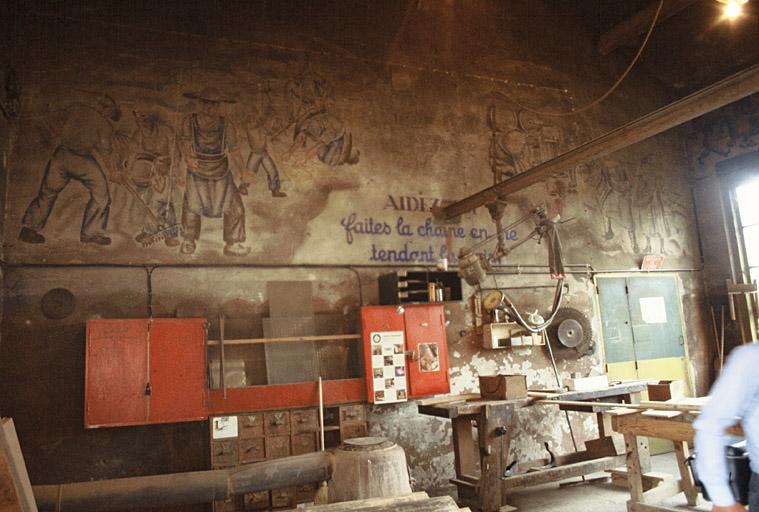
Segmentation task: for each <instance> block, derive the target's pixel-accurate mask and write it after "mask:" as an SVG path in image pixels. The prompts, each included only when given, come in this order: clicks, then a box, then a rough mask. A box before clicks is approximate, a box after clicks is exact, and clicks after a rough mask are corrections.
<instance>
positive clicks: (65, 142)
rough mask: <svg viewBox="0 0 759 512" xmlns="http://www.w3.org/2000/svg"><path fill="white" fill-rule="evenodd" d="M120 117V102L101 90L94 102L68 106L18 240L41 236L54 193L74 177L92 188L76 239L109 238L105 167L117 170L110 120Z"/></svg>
mask: <svg viewBox="0 0 759 512" xmlns="http://www.w3.org/2000/svg"><path fill="white" fill-rule="evenodd" d="M120 117H121V111H120V110H119V107H118V105H117V104H116V102H115V101H114V100H113V98H111V97H110V96H108V95H107V94H103V95H100V96H99V97H98V98H97V100H96V101H95V104H94V105H85V104H81V103H77V104H74V105H72V106H71V107H69V108H68V109H66V112H65V119H64V120H63V125H62V127H61V131H60V136H59V141H58V145H57V146H56V148H55V151H54V152H53V156H52V157H50V160H48V162H47V166H46V167H45V174H44V176H43V177H42V183H41V184H40V188H39V191H38V192H37V197H35V198H34V199H33V200H32V202H31V203H30V204H29V207H28V208H27V209H26V213H25V214H24V217H23V219H22V228H21V232H20V233H19V235H18V238H19V240H21V241H22V242H26V243H31V244H41V243H44V242H45V237H44V236H43V235H42V233H41V231H42V230H43V228H44V227H45V224H46V223H47V221H48V219H49V218H50V214H51V212H52V211H53V206H54V205H55V201H56V199H58V194H60V193H61V192H62V191H63V189H65V188H66V186H67V185H68V184H69V183H71V180H74V181H78V182H79V183H81V184H82V185H83V186H84V187H85V188H86V189H87V191H88V192H89V193H90V198H89V200H88V201H87V204H86V205H85V207H84V216H83V218H82V227H81V230H80V234H79V240H80V241H81V242H82V243H89V244H97V245H109V244H110V243H111V239H110V238H109V237H107V236H106V235H105V232H106V228H107V227H108V213H109V210H110V205H111V193H110V190H109V189H108V180H107V179H106V174H105V173H106V171H108V172H109V173H110V174H111V176H116V175H117V173H116V165H115V161H114V158H113V142H114V130H113V125H112V124H111V122H115V121H118V120H119V118H120Z"/></svg>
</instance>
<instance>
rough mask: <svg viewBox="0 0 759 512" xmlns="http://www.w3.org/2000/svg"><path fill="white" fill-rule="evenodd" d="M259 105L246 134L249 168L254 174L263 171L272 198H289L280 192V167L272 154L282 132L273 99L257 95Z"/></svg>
mask: <svg viewBox="0 0 759 512" xmlns="http://www.w3.org/2000/svg"><path fill="white" fill-rule="evenodd" d="M256 100H257V104H256V105H255V107H254V108H253V110H252V111H251V113H250V116H249V117H248V123H247V126H246V130H245V133H246V135H247V138H248V146H249V147H250V155H248V162H247V168H248V170H250V172H252V173H253V174H258V172H259V171H260V170H261V169H263V170H264V172H265V173H266V179H267V182H268V185H269V191H270V192H271V195H272V197H287V194H285V193H284V192H282V191H281V190H280V186H281V182H280V179H279V166H278V165H277V162H276V160H274V156H273V155H272V153H271V147H270V145H271V142H272V140H273V139H274V138H275V137H276V136H277V135H278V133H279V132H280V131H281V127H279V126H278V122H277V119H276V118H275V117H274V109H273V108H272V105H271V97H270V96H269V95H268V94H264V93H260V94H257V95H256Z"/></svg>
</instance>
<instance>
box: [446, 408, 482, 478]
mask: <svg viewBox="0 0 759 512" xmlns="http://www.w3.org/2000/svg"><path fill="white" fill-rule="evenodd" d="M451 425H452V427H453V460H454V464H455V467H456V478H459V479H462V480H467V479H472V478H476V474H477V455H478V453H479V451H478V449H477V445H476V444H475V442H474V436H473V435H472V418H471V417H469V416H459V417H458V418H453V419H452V420H451Z"/></svg>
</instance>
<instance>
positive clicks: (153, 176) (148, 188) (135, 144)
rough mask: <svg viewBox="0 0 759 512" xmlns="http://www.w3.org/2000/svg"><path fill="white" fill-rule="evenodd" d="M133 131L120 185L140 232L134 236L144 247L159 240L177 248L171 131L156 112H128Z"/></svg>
mask: <svg viewBox="0 0 759 512" xmlns="http://www.w3.org/2000/svg"><path fill="white" fill-rule="evenodd" d="M132 114H133V115H134V119H135V123H136V124H137V129H136V130H135V131H134V133H132V137H131V149H132V153H131V154H130V156H129V158H128V159H127V161H126V164H125V165H124V169H125V172H124V175H123V180H122V181H123V184H124V186H126V187H127V188H128V190H129V191H130V193H132V194H133V196H134V197H133V199H134V203H133V206H135V207H136V208H137V218H139V219H140V221H141V222H140V224H141V230H140V232H139V233H138V234H137V235H136V236H135V237H134V238H135V240H136V241H137V242H139V243H141V244H143V245H145V246H147V245H151V243H152V242H153V241H157V240H159V239H162V240H163V241H164V243H165V244H166V246H167V247H176V246H177V245H179V238H178V237H179V227H178V226H177V218H176V212H175V208H174V198H173V194H174V190H175V186H174V185H175V181H176V180H175V176H174V173H173V172H172V171H173V168H174V165H173V159H174V148H175V137H174V130H172V128H171V127H170V126H169V125H168V124H167V123H166V122H165V121H163V120H162V119H161V117H160V116H159V115H158V113H157V112H146V111H142V110H134V111H132Z"/></svg>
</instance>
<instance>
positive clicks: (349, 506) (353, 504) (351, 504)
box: [303, 491, 430, 512]
mask: <svg viewBox="0 0 759 512" xmlns="http://www.w3.org/2000/svg"><path fill="white" fill-rule="evenodd" d="M429 498H430V497H429V495H428V494H427V493H426V492H423V491H422V492H415V493H412V494H409V495H407V496H396V497H392V498H385V497H380V498H367V499H364V500H355V501H344V502H342V503H331V504H327V505H305V506H304V507H303V510H308V511H309V512H323V511H329V512H343V511H344V512H351V511H353V510H358V509H359V508H360V507H382V506H389V505H400V504H403V503H418V502H420V501H426V500H428V499H429Z"/></svg>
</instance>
